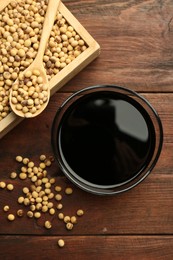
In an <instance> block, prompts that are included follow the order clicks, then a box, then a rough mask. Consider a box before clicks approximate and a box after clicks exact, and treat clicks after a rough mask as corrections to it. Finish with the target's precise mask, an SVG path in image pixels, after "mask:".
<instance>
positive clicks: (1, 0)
mask: <svg viewBox="0 0 173 260" xmlns="http://www.w3.org/2000/svg"><path fill="white" fill-rule="evenodd" d="M11 1H12V0H0V12H1V11H2V10H3V9H4V8H5V7H6V6H7V5H8V4H9V3H10V2H11Z"/></svg>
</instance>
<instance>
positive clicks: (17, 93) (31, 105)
mask: <svg viewBox="0 0 173 260" xmlns="http://www.w3.org/2000/svg"><path fill="white" fill-rule="evenodd" d="M59 3H60V0H49V2H48V7H47V12H46V16H45V20H44V24H43V30H42V35H41V40H40V44H39V49H38V52H37V56H36V58H35V59H34V61H33V62H32V63H31V65H30V66H29V67H28V68H27V69H26V70H24V71H23V72H21V73H20V74H19V77H18V79H17V80H16V81H15V82H14V84H13V86H12V89H11V91H10V105H11V109H12V110H13V112H14V113H15V114H17V115H18V116H20V117H27V118H30V117H35V116H37V115H39V114H40V113H41V112H42V111H43V110H44V109H45V108H46V106H47V104H48V102H49V99H50V87H49V82H48V78H47V74H46V71H45V68H44V66H43V56H44V52H45V48H46V46H47V42H48V39H49V36H50V33H51V30H52V27H53V24H54V20H55V15H56V13H57V10H58V6H59Z"/></svg>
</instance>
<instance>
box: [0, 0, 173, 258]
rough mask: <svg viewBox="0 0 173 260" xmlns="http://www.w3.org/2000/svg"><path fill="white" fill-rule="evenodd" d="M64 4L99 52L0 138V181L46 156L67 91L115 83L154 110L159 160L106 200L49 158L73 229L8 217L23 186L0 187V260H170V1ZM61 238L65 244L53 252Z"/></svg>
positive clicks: (172, 164)
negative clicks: (160, 135) (40, 108)
mask: <svg viewBox="0 0 173 260" xmlns="http://www.w3.org/2000/svg"><path fill="white" fill-rule="evenodd" d="M63 3H64V4H65V5H66V6H67V8H68V9H69V10H70V11H71V12H72V13H73V14H74V15H75V17H76V18H77V19H78V20H79V21H80V22H81V23H82V25H83V26H84V27H85V28H86V29H87V30H88V32H89V33H91V35H92V36H94V38H95V39H96V41H98V43H99V44H100V45H101V55H100V56H99V57H98V58H97V59H96V60H95V61H93V62H92V63H91V64H90V65H89V66H87V67H86V68H85V69H84V70H83V71H81V72H80V73H79V74H78V75H77V76H76V77H75V78H73V79H71V80H70V81H69V82H68V83H67V84H66V85H65V86H64V87H63V88H62V89H61V91H58V92H57V93H55V95H54V96H53V97H52V98H51V101H50V103H49V105H48V108H47V109H46V111H44V112H43V114H41V115H40V116H38V117H37V118H33V119H29V120H24V121H22V122H21V123H20V124H19V125H18V126H16V127H15V128H14V129H13V130H12V131H10V132H9V133H8V134H7V135H6V136H4V137H3V138H2V139H1V140H0V158H1V160H0V181H1V180H4V181H6V182H8V181H9V174H10V172H11V171H12V170H19V165H18V164H17V162H16V161H15V156H16V155H18V154H21V155H23V156H27V157H30V158H32V159H33V160H34V161H35V162H37V161H38V157H39V155H40V154H42V153H46V154H48V155H49V154H52V147H51V126H52V122H53V119H54V116H55V114H56V111H57V110H58V108H59V107H60V106H61V104H62V103H63V102H64V101H65V99H66V98H67V97H69V96H70V95H71V94H72V93H74V92H76V91H77V90H79V89H82V88H84V87H87V86H92V85H97V84H116V85H123V86H124V87H129V88H130V89H133V90H136V91H137V92H138V93H140V94H141V95H142V96H144V97H145V98H146V99H147V100H148V101H149V102H150V103H151V105H152V106H153V107H154V108H155V109H156V111H157V112H158V114H159V116H160V118H161V120H162V124H163V131H164V143H163V149H162V153H161V156H160V158H159V161H158V163H157V165H156V167H155V168H154V170H153V171H152V172H151V174H150V175H149V176H148V177H147V178H146V179H145V180H144V181H143V182H142V183H141V184H139V185H138V186H137V187H135V188H134V189H132V190H130V191H128V192H126V193H123V194H119V195H117V196H111V197H100V196H96V195H92V194H89V193H86V192H84V191H82V190H80V189H79V188H77V187H76V186H74V185H73V184H72V183H70V182H69V180H67V179H66V178H65V177H64V175H63V174H62V172H61V170H60V169H59V166H58V164H57V162H56V161H55V162H54V163H53V165H52V167H51V168H50V169H48V174H49V175H50V176H54V177H56V178H57V183H59V184H60V185H61V186H62V187H63V189H64V188H65V187H67V186H71V187H73V190H74V192H73V194H72V195H71V196H70V197H67V196H65V194H64V192H62V195H63V200H62V202H63V205H64V208H63V211H64V213H65V214H67V215H73V214H75V212H76V210H77V209H78V208H83V210H84V211H85V214H84V216H83V217H82V218H79V219H78V223H77V224H76V225H75V227H74V229H73V230H72V231H67V230H66V228H65V225H64V223H62V222H61V221H60V220H58V219H57V215H56V216H53V217H52V218H51V221H52V224H53V227H52V229H51V230H46V229H45V228H44V227H43V223H44V220H45V219H47V218H50V216H48V215H44V216H43V218H42V219H40V220H37V221H36V220H34V219H28V218H27V217H26V216H24V217H23V218H22V219H18V218H16V220H15V221H14V222H12V223H9V222H8V221H7V219H6V217H7V214H6V213H5V212H3V209H2V208H3V206H4V205H5V204H9V205H10V207H11V211H12V212H13V213H15V212H16V210H17V209H18V207H19V205H18V203H17V201H16V199H17V197H18V196H19V195H20V194H21V189H22V187H23V186H24V185H26V182H22V181H19V180H18V179H16V180H15V181H14V186H15V189H14V191H12V192H9V191H7V190H0V259H1V258H2V259H5V260H13V259H19V260H20V259H22V260H23V259H24V258H25V259H36V260H37V259H60V260H61V259H65V260H66V259H67V260H68V259H77V260H78V259H84V260H85V259H86V260H87V259H96V260H97V259H103V260H107V259H118V260H119V259H120V260H122V259H123V260H124V259H125V260H126V259H130V260H131V259H132V260H136V259H137V260H138V259H142V260H143V259H144V260H145V259H147V260H148V259H149V260H155V259H156V260H157V259H159V260H163V259H164V260H165V259H166V260H167V259H168V260H171V259H172V255H173V210H172V200H173V175H172V173H173V159H172V158H173V132H172V125H173V45H172V42H173V20H172V14H173V2H172V1H171V0H165V1H160V0H148V1H144V0H130V1H126V0H114V1H113V0H109V1H108V0H105V1H102V0H101V1H99V0H97V1H96V0H90V1H84V0H76V1H71V0H64V1H63ZM24 210H25V213H26V210H27V209H26V208H25V207H24ZM59 238H63V239H64V240H65V242H66V245H65V247H64V248H63V249H59V248H58V247H57V240H58V239H59Z"/></svg>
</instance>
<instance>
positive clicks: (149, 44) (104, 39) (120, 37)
mask: <svg viewBox="0 0 173 260" xmlns="http://www.w3.org/2000/svg"><path fill="white" fill-rule="evenodd" d="M66 5H67V6H68V8H70V10H71V11H72V12H73V13H74V14H75V16H76V17H77V18H78V19H80V21H81V23H82V24H83V25H84V26H85V28H87V30H88V31H89V32H90V33H92V34H93V35H94V37H95V39H96V41H98V42H99V44H100V46H101V49H102V52H101V55H100V57H99V59H97V60H96V61H94V62H93V63H92V64H91V66H89V67H88V68H86V70H85V71H83V72H81V73H80V75H79V76H80V77H75V78H74V80H73V84H71V83H68V84H67V85H66V86H65V87H64V88H63V90H64V91H69V90H71V91H74V90H76V89H80V88H81V87H86V86H90V85H96V84H105V83H107V84H117V85H120V86H125V87H129V88H131V89H134V90H137V91H147V92H152V91H155V92H158V91H159V92H165V91H169V92H172V90H173V77H172V75H173V63H172V60H173V45H172V42H173V33H172V32H173V20H172V13H173V2H172V1H171V0H168V1H145V0H141V1H138V0H134V1H109V0H106V1H97V0H95V1H81V2H80V1H77V2H76V3H74V2H72V1H66ZM93 25H94V26H93ZM86 75H87V76H86ZM81 85H82V86H81Z"/></svg>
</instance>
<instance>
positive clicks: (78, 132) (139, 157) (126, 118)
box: [59, 91, 155, 186]
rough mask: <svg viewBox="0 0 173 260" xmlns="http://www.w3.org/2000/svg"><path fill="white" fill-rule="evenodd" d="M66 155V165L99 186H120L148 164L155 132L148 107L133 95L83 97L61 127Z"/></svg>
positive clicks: (61, 144)
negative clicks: (145, 108)
mask: <svg viewBox="0 0 173 260" xmlns="http://www.w3.org/2000/svg"><path fill="white" fill-rule="evenodd" d="M59 142H60V147H61V157H62V160H63V161H64V163H65V165H66V167H67V168H68V169H69V170H70V171H72V172H73V173H72V174H73V175H77V176H79V177H81V178H82V179H84V180H85V181H88V182H90V183H92V184H96V185H104V186H109V185H117V184H120V183H123V182H126V181H129V180H130V179H132V178H134V177H135V176H136V175H138V174H139V173H140V171H141V170H142V169H143V168H145V167H146V166H147V163H148V161H149V159H150V157H151V156H152V152H153V150H154V146H155V131H154V127H153V124H152V122H151V119H150V117H149V115H148V114H147V112H146V111H145V110H144V108H143V107H142V106H141V105H140V104H139V103H137V102H136V101H134V100H133V99H132V98H130V97H128V96H126V95H123V94H119V93H113V92H111V93H110V92H109V91H108V92H107V91H103V92H96V93H92V94H88V95H86V96H84V97H81V98H79V99H78V100H77V101H75V102H74V103H73V105H72V106H70V107H69V108H68V109H67V111H66V112H65V114H64V116H63V120H62V124H61V126H60V135H59Z"/></svg>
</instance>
